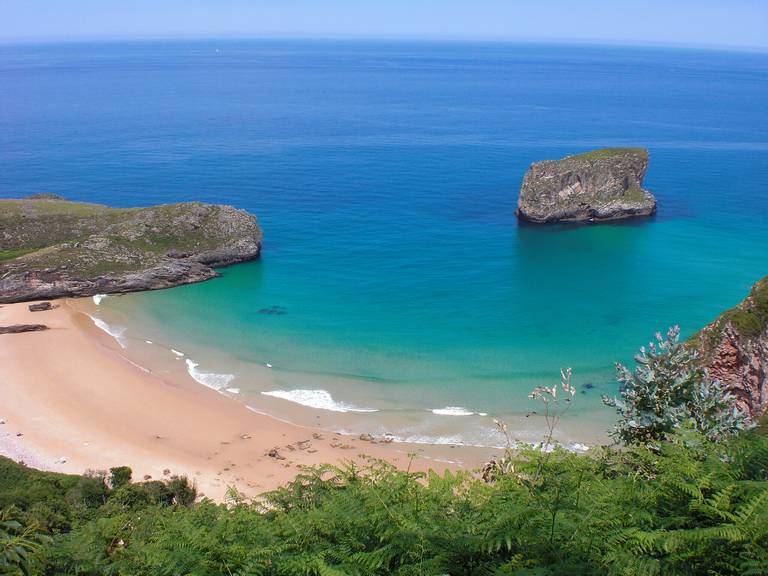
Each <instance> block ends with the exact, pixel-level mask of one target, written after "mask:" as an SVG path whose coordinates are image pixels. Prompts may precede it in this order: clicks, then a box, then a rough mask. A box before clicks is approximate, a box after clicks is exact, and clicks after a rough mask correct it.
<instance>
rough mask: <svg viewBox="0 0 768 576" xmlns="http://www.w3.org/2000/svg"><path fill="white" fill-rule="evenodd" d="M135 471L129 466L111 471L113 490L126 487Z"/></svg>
mask: <svg viewBox="0 0 768 576" xmlns="http://www.w3.org/2000/svg"><path fill="white" fill-rule="evenodd" d="M132 475H133V470H131V468H130V467H129V466H117V467H116V468H110V469H109V483H110V484H111V485H112V489H113V490H117V489H118V488H120V486H124V485H125V484H128V483H129V482H130V481H131V476H132Z"/></svg>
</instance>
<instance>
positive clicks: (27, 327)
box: [0, 324, 48, 334]
mask: <svg viewBox="0 0 768 576" xmlns="http://www.w3.org/2000/svg"><path fill="white" fill-rule="evenodd" d="M40 330H48V326H46V325H45V324H13V325H11V326H0V334H20V333H21V332H39V331H40Z"/></svg>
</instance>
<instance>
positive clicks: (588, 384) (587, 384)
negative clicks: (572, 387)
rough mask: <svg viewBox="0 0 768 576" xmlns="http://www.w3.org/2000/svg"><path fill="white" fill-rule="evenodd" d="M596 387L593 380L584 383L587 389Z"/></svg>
mask: <svg viewBox="0 0 768 576" xmlns="http://www.w3.org/2000/svg"><path fill="white" fill-rule="evenodd" d="M594 387H595V385H594V384H592V382H587V383H586V384H584V388H586V389H587V390H592V388H594Z"/></svg>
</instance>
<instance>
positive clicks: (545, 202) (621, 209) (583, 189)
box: [517, 148, 656, 223]
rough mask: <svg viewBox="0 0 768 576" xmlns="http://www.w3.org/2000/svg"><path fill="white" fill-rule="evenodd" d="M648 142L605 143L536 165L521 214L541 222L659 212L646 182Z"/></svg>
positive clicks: (525, 187) (523, 196)
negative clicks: (642, 144)
mask: <svg viewBox="0 0 768 576" xmlns="http://www.w3.org/2000/svg"><path fill="white" fill-rule="evenodd" d="M647 168H648V151H647V150H646V149H644V148H603V149H599V150H593V151H591V152H586V153H584V154H577V155H575V156H567V157H565V158H563V159H562V160H544V161H542V162H536V163H534V164H532V165H531V167H530V169H529V170H528V172H527V173H526V175H525V179H524V180H523V185H522V187H521V188H520V196H519V198H518V202H517V216H518V218H520V219H521V220H526V221H529V222H536V223H547V222H597V221H605V220H618V219H623V218H632V217H636V216H649V215H651V214H654V213H655V212H656V198H654V196H653V194H651V193H650V192H648V191H647V190H644V189H643V187H642V183H643V177H644V176H645V172H646V170H647Z"/></svg>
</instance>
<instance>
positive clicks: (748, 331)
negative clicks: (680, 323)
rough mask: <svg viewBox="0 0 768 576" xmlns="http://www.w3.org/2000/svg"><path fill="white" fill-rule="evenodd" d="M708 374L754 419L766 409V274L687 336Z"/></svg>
mask: <svg viewBox="0 0 768 576" xmlns="http://www.w3.org/2000/svg"><path fill="white" fill-rule="evenodd" d="M688 345H689V346H692V347H694V348H696V349H697V350H698V351H699V353H700V355H701V363H702V365H703V366H704V367H705V368H706V369H707V372H708V374H709V376H710V377H711V378H713V379H715V380H720V381H721V382H722V383H723V384H725V387H726V389H727V390H728V391H729V392H730V393H731V394H733V395H734V396H736V401H737V404H738V406H739V408H740V409H741V410H743V411H744V412H745V413H747V414H748V415H749V416H750V417H751V418H752V419H753V420H754V419H757V418H759V417H760V416H761V415H763V414H765V413H766V412H767V411H768V276H766V277H765V278H763V279H762V280H760V281H758V282H757V283H756V284H755V285H754V286H753V287H752V290H751V291H750V293H749V295H748V296H747V297H746V298H745V299H744V300H743V301H742V302H740V303H739V304H738V305H737V306H736V307H735V308H731V309H730V310H727V311H726V312H723V313H722V314H721V315H720V317H719V318H718V319H717V320H715V321H714V322H712V323H711V324H709V325H708V326H705V327H704V328H702V329H701V330H700V331H699V332H698V333H697V334H694V335H693V336H692V337H691V338H690V339H689V340H688Z"/></svg>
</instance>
